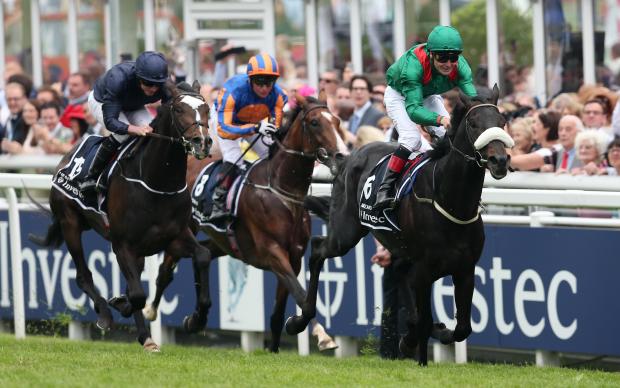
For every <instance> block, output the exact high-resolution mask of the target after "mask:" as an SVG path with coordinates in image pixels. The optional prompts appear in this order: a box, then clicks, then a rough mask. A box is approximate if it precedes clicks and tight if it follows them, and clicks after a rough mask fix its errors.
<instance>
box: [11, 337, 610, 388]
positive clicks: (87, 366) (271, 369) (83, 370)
mask: <svg viewBox="0 0 620 388" xmlns="http://www.w3.org/2000/svg"><path fill="white" fill-rule="evenodd" d="M29 386H30V387H41V386H62V387H88V388H92V387H100V386H101V387H133V386H136V387H138V386H140V387H145V386H149V387H151V386H162V387H181V386H182V387H187V386H200V387H204V386H228V387H242V386H247V387H250V386H251V387H256V386H269V387H281V386H286V387H290V386H297V387H316V386H339V387H350V386H373V387H382V388H383V387H414V386H425V387H426V386H438V387H445V386H458V387H462V386H496V387H509V386H513V387H522V386H536V387H549V386H557V387H577V386H581V387H593V386H615V387H617V386H620V374H617V373H608V372H599V371H585V370H572V369H565V368H536V367H533V366H514V365H491V364H473V363H472V364H467V365H455V364H432V363H431V364H430V365H429V367H428V368H420V367H418V366H417V365H416V364H414V363H413V362H412V361H384V360H381V359H379V358H378V357H376V356H362V357H357V358H349V359H335V358H333V357H327V356H321V355H312V356H309V357H300V356H298V355H296V354H294V353H292V352H284V353H281V354H278V355H273V354H269V353H267V352H264V351H258V352H254V353H251V354H245V353H243V352H242V351H241V350H239V349H216V348H204V347H189V346H173V345H167V346H164V347H162V353H160V354H146V353H144V352H143V351H142V348H141V347H140V346H139V345H138V344H137V343H116V342H100V341H96V342H76V341H69V340H67V339H61V338H50V337H37V336H31V337H29V338H27V339H26V340H22V341H17V340H15V339H14V338H13V337H12V336H9V335H6V334H1V335H0V387H3V388H6V387H29Z"/></svg>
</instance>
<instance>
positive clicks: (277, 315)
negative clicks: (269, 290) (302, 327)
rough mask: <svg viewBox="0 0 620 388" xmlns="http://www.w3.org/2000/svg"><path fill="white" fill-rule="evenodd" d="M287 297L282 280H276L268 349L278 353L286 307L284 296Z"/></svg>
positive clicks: (286, 290)
mask: <svg viewBox="0 0 620 388" xmlns="http://www.w3.org/2000/svg"><path fill="white" fill-rule="evenodd" d="M287 297H288V289H287V288H286V286H285V285H284V282H282V281H280V280H278V286H277V288H276V301H275V304H274V306H273V312H272V313H271V322H270V324H271V346H269V351H271V352H272V353H278V351H279V350H280V337H281V336H282V327H284V310H285V309H286V298H287Z"/></svg>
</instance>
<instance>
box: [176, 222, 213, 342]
mask: <svg viewBox="0 0 620 388" xmlns="http://www.w3.org/2000/svg"><path fill="white" fill-rule="evenodd" d="M166 253H168V254H169V255H170V256H172V258H173V261H174V263H175V264H176V262H177V261H178V260H179V259H180V258H181V257H188V256H191V257H192V264H193V267H194V285H195V290H196V311H194V312H193V313H192V315H188V316H186V317H185V318H184V319H183V327H184V328H185V330H186V331H187V332H189V333H196V332H198V331H199V330H201V329H203V328H204V327H205V325H206V324H207V315H208V313H209V308H210V307H211V297H210V295H209V266H210V265H211V252H210V251H209V249H207V248H205V247H204V246H203V245H201V244H200V243H198V241H197V240H196V237H195V236H194V233H192V231H191V229H190V228H189V227H188V228H186V230H185V231H184V232H183V233H182V234H181V235H180V236H179V237H177V238H176V239H175V240H174V241H172V242H171V243H170V245H169V246H168V248H167V249H166Z"/></svg>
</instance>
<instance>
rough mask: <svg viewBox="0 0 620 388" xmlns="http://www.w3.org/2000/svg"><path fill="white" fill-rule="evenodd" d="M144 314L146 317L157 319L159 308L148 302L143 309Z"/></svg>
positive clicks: (150, 319)
mask: <svg viewBox="0 0 620 388" xmlns="http://www.w3.org/2000/svg"><path fill="white" fill-rule="evenodd" d="M142 315H144V319H147V320H149V321H154V320H156V319H157V310H155V309H154V308H153V305H152V304H148V305H146V306H144V308H143V309H142Z"/></svg>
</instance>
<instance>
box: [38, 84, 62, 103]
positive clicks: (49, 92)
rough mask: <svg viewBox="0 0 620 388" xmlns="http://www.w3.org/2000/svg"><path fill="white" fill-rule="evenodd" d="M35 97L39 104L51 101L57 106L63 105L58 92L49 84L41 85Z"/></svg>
mask: <svg viewBox="0 0 620 388" xmlns="http://www.w3.org/2000/svg"><path fill="white" fill-rule="evenodd" d="M36 98H37V101H38V102H39V104H40V105H43V104H46V103H48V102H51V103H54V104H56V105H58V106H59V107H62V106H64V104H63V101H62V98H61V97H60V94H59V93H58V91H57V90H56V89H54V88H53V87H51V86H41V87H40V88H39V90H38V91H37V97H36Z"/></svg>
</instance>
